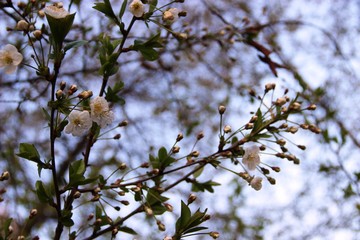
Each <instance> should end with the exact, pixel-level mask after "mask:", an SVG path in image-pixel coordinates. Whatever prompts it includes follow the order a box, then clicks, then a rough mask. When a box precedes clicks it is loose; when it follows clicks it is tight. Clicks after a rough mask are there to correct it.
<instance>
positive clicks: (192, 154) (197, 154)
mask: <svg viewBox="0 0 360 240" xmlns="http://www.w3.org/2000/svg"><path fill="white" fill-rule="evenodd" d="M190 155H191V156H192V157H198V156H199V155H200V152H199V151H193V152H192V153H191V154H190Z"/></svg>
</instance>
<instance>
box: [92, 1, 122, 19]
mask: <svg viewBox="0 0 360 240" xmlns="http://www.w3.org/2000/svg"><path fill="white" fill-rule="evenodd" d="M93 8H94V9H96V10H98V11H99V12H101V13H103V14H105V16H107V17H108V18H109V19H111V20H112V21H114V22H115V23H116V24H120V22H119V20H118V18H117V17H116V15H115V13H114V10H113V8H112V6H111V3H110V1H109V0H104V2H97V3H95V6H93Z"/></svg>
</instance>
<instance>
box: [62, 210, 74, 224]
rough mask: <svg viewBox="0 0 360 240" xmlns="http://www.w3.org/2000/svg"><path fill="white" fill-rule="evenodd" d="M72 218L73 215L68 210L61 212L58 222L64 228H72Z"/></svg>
mask: <svg viewBox="0 0 360 240" xmlns="http://www.w3.org/2000/svg"><path fill="white" fill-rule="evenodd" d="M72 216H73V213H72V212H71V211H70V210H62V211H61V218H60V222H61V223H62V224H64V226H65V227H72V226H74V224H75V223H74V221H73V220H72V219H71V218H72Z"/></svg>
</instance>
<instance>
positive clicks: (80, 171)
mask: <svg viewBox="0 0 360 240" xmlns="http://www.w3.org/2000/svg"><path fill="white" fill-rule="evenodd" d="M85 171H86V166H85V162H84V160H83V159H80V160H77V161H75V162H73V163H72V164H71V165H70V166H69V183H68V185H67V187H66V188H67V189H71V188H72V187H76V186H79V185H86V184H89V183H92V182H95V181H96V180H97V179H98V178H97V177H96V178H86V177H85V176H84V174H85Z"/></svg>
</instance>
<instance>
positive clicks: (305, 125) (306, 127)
mask: <svg viewBox="0 0 360 240" xmlns="http://www.w3.org/2000/svg"><path fill="white" fill-rule="evenodd" d="M300 127H301V128H302V129H305V130H306V129H309V124H305V123H303V124H300Z"/></svg>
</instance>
